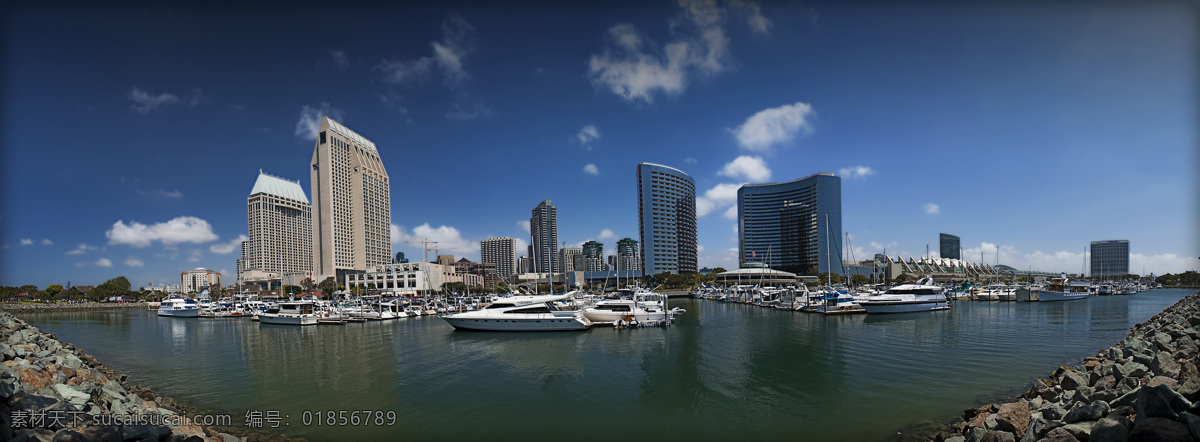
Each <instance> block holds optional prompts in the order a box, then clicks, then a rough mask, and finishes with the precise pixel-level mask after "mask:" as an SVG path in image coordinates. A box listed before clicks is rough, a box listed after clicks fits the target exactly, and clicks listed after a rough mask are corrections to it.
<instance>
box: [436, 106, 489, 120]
mask: <svg viewBox="0 0 1200 442" xmlns="http://www.w3.org/2000/svg"><path fill="white" fill-rule="evenodd" d="M495 115H496V112H495V111H493V110H492V109H491V108H489V107H487V106H484V105H483V104H482V103H469V104H467V105H466V106H463V105H462V103H454V110H452V111H450V112H446V118H449V119H451V120H474V119H476V118H481V117H487V118H490V117H493V116H495Z"/></svg>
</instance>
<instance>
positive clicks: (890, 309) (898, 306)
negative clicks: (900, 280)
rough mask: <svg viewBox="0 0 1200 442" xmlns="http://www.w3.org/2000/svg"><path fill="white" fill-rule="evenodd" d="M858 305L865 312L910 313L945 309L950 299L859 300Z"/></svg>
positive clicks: (948, 306) (947, 307) (948, 305)
mask: <svg viewBox="0 0 1200 442" xmlns="http://www.w3.org/2000/svg"><path fill="white" fill-rule="evenodd" d="M858 305H859V306H860V307H862V308H863V310H866V311H867V313H911V312H928V311H934V310H946V309H949V308H950V301H947V300H945V299H942V300H926V301H859V302H858Z"/></svg>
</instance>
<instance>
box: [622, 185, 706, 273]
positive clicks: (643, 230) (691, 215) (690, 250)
mask: <svg viewBox="0 0 1200 442" xmlns="http://www.w3.org/2000/svg"><path fill="white" fill-rule="evenodd" d="M637 180H638V234H639V236H640V239H641V241H640V242H641V244H642V249H641V256H640V258H639V261H640V263H641V264H640V265H641V268H642V269H644V270H643V273H644V274H645V275H647V276H650V275H657V274H659V273H662V272H667V273H681V272H695V271H696V270H697V268H698V262H697V261H698V258H697V252H696V183H695V181H693V180H692V177H691V176H690V175H688V174H686V173H684V172H683V171H681V170H679V169H676V168H674V167H668V166H663V165H660V164H652V163H641V164H638V165H637Z"/></svg>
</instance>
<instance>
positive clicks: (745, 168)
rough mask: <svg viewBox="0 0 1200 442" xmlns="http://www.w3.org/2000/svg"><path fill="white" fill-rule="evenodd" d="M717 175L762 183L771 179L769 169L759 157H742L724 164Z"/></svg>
mask: <svg viewBox="0 0 1200 442" xmlns="http://www.w3.org/2000/svg"><path fill="white" fill-rule="evenodd" d="M717 175H722V176H727V177H730V178H733V179H736V180H743V181H749V182H751V183H762V182H765V181H767V180H769V179H771V169H769V168H767V164H766V163H765V162H763V159H762V158H760V157H751V156H746V155H742V156H740V157H737V158H736V159H734V160H733V161H730V162H729V163H726V164H725V167H724V168H722V169H721V171H720V172H717Z"/></svg>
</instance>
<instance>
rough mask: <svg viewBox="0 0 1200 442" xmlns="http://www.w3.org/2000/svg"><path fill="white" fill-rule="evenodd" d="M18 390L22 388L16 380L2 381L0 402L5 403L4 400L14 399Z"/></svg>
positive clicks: (0, 384)
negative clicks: (13, 396)
mask: <svg viewBox="0 0 1200 442" xmlns="http://www.w3.org/2000/svg"><path fill="white" fill-rule="evenodd" d="M18 388H20V387H18V386H17V380H16V379H3V380H0V402H3V400H7V399H8V398H10V397H12V395H13V394H16V392H17V389H18Z"/></svg>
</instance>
